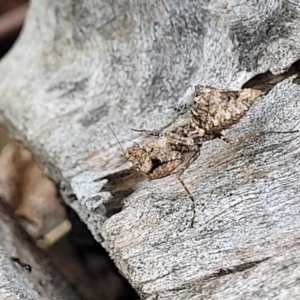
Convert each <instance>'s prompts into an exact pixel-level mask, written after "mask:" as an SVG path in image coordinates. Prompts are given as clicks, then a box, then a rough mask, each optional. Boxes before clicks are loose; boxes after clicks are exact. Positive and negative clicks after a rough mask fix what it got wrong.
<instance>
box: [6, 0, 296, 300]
mask: <svg viewBox="0 0 300 300" xmlns="http://www.w3.org/2000/svg"><path fill="white" fill-rule="evenodd" d="M299 11H300V6H299V4H297V3H296V1H287V0H286V1H283V0H282V1H279V0H278V1H277V0H276V1H275V0H274V1H265V2H263V1H261V2H259V3H257V1H254V0H253V1H246V2H245V1H241V0H232V1H215V2H214V1H204V0H202V1H179V2H174V1H156V2H154V1H152V2H151V1H139V2H134V1H112V0H108V1H104V0H102V1H96V0H87V1H84V2H82V3H81V2H75V1H74V2H72V1H57V0H55V1H54V0H52V1H46V2H45V1H44V2H43V3H42V2H41V1H37V0H33V1H32V3H31V7H30V10H29V12H28V16H27V21H26V24H25V27H24V30H23V33H22V35H21V38H20V39H19V41H18V42H17V44H16V45H15V47H14V49H13V50H12V51H11V52H10V53H9V55H7V57H6V58H5V59H4V60H3V61H2V62H1V64H0V72H1V74H2V77H3V80H2V81H1V82H0V95H1V98H0V115H1V119H2V120H3V122H5V123H6V124H7V125H8V126H9V128H10V130H11V133H12V135H13V136H14V137H15V138H17V139H18V140H21V141H22V142H23V143H24V144H25V145H26V146H27V147H28V148H29V149H30V150H31V151H33V153H34V155H35V158H36V159H37V161H38V162H39V164H40V166H41V167H42V168H43V170H44V171H45V172H46V174H47V175H48V176H49V177H51V178H52V179H54V180H55V181H56V182H57V183H60V185H61V189H62V192H63V193H64V194H66V195H67V196H68V195H71V194H72V193H74V194H75V196H76V198H77V199H75V200H70V199H71V198H68V197H67V198H66V201H67V202H68V203H69V204H70V205H71V206H72V207H73V208H74V209H76V211H77V212H78V213H79V215H80V217H81V218H82V220H84V222H86V223H87V224H88V226H89V228H90V230H91V231H92V233H93V235H94V236H95V238H96V239H97V240H98V241H99V242H100V243H102V244H103V245H104V246H105V247H106V249H107V250H108V251H109V253H110V255H111V257H112V258H113V259H114V261H115V263H116V265H117V266H118V268H119V269H120V272H121V273H122V274H124V276H125V277H126V278H127V279H128V280H129V281H130V282H131V284H132V285H133V287H134V288H135V289H136V290H137V291H138V293H139V294H140V295H141V296H142V298H143V299H174V298H176V299H199V298H201V297H203V298H205V299H227V298H230V297H231V298H235V299H241V298H243V299H245V298H246V299H248V298H249V299H253V297H255V298H257V299H264V298H267V297H271V296H272V298H278V299H283V298H289V299H292V298H296V297H297V296H296V295H297V294H299V288H298V284H297V281H299V278H300V275H299V274H300V273H299V268H298V265H299V263H298V260H299V259H300V258H299V257H300V252H299V245H298V244H299V233H300V221H299V209H300V204H299V201H298V199H299V197H298V194H299V190H300V186H299V180H298V174H299V171H300V163H299V159H298V157H299V141H300V140H299V137H300V136H299V134H297V133H293V134H292V133H290V134H279V133H277V134H271V133H270V134H266V135H263V136H260V137H257V138H253V139H250V140H246V141H243V142H239V143H236V144H233V145H228V144H225V143H223V142H222V141H219V140H215V141H211V142H207V143H206V144H205V145H204V146H203V149H202V153H201V156H200V158H199V159H198V160H197V161H196V163H194V164H193V165H192V166H191V167H190V168H189V169H188V170H187V171H186V172H185V173H184V176H183V178H184V182H185V184H186V185H187V186H188V188H189V189H190V190H191V192H192V194H193V196H194V198H195V206H196V215H195V224H194V228H191V227H190V220H191V217H192V215H193V212H192V207H193V205H192V203H191V200H190V198H189V197H188V196H187V195H186V193H185V192H184V190H183V189H182V187H181V186H180V184H179V183H178V181H177V180H176V177H175V176H174V175H170V176H168V177H166V178H163V179H159V180H154V181H150V182H148V181H147V179H145V178H144V177H142V176H141V175H139V174H138V173H137V172H136V171H134V170H131V169H130V164H129V163H128V162H126V161H125V159H124V156H123V153H122V151H121V150H120V148H119V146H118V143H117V141H116V139H115V137H114V135H113V134H112V132H111V131H110V129H109V127H108V124H109V125H110V126H111V127H112V129H113V131H114V133H115V134H116V135H117V137H118V139H119V141H120V143H121V145H122V146H123V147H124V148H126V147H128V146H130V145H132V142H133V141H134V140H136V141H138V142H141V143H144V142H145V141H147V140H149V139H148V138H147V137H146V136H145V135H144V134H142V133H132V132H131V130H130V128H137V129H149V130H155V129H156V130H157V129H162V128H165V127H166V126H168V125H169V124H174V123H176V122H177V121H178V119H180V118H179V115H180V114H182V113H186V112H188V111H189V107H188V106H189V104H190V103H191V101H192V96H193V91H194V86H196V85H197V84H201V85H211V86H217V87H222V88H231V89H240V88H241V87H243V86H247V87H254V88H257V87H260V88H261V89H263V90H265V91H267V93H266V95H265V96H264V97H262V98H260V99H259V100H258V101H257V102H256V103H255V104H254V106H253V107H252V108H251V109H250V111H249V112H248V113H247V114H246V116H245V117H243V119H242V120H241V121H240V122H239V123H238V124H236V125H235V126H233V128H231V129H229V130H228V132H226V135H227V136H228V137H231V138H235V137H241V136H244V135H246V134H248V133H251V132H253V131H256V130H264V131H290V130H298V129H299V112H300V102H299V96H300V88H299V85H298V78H297V75H298V63H297V60H298V59H299V58H300V40H299V38H298V33H299V30H300V25H299V24H300V22H299V20H300V17H299ZM259 74H260V76H258V77H256V75H259ZM254 77H255V79H254V80H250V79H253V78H254ZM120 210H121V211H120Z"/></svg>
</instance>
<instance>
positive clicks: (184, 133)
mask: <svg viewBox="0 0 300 300" xmlns="http://www.w3.org/2000/svg"><path fill="white" fill-rule="evenodd" d="M261 95H263V93H262V92H261V91H260V90H256V89H251V88H246V89H242V90H240V91H233V90H227V89H221V88H215V87H210V86H201V85H198V86H196V88H195V97H194V99H193V104H192V108H191V118H190V120H189V121H188V122H187V124H186V125H184V126H181V127H177V128H176V129H174V130H171V131H168V132H164V133H157V132H151V131H145V130H136V131H142V132H146V134H148V135H153V136H156V139H155V140H154V141H152V142H150V143H148V144H146V145H145V146H140V145H139V144H138V143H134V144H133V145H132V146H131V147H129V148H128V149H127V150H126V151H125V157H126V159H127V160H128V161H130V162H132V164H133V167H134V168H135V169H136V170H138V171H139V172H141V173H144V174H145V175H147V176H148V178H149V179H150V180H152V179H157V178H162V177H165V176H168V175H170V174H172V173H173V172H174V171H175V170H176V169H177V167H178V166H179V165H180V164H182V163H183V161H184V154H185V153H187V152H192V153H193V155H192V156H191V157H190V159H189V160H188V161H187V163H186V164H185V165H184V166H183V167H182V168H181V169H179V170H178V171H176V176H177V178H178V180H179V182H180V183H181V185H182V186H183V188H184V189H185V191H186V192H187V194H188V195H189V197H190V198H191V200H192V202H193V214H194V216H193V219H192V226H193V223H194V217H195V203H194V202H195V200H194V197H193V195H192V194H191V192H190V191H189V189H188V188H187V187H186V185H185V183H184V182H183V180H182V178H181V176H182V174H183V172H184V171H185V170H186V169H187V168H188V167H189V166H190V165H191V164H192V163H193V162H194V161H195V160H196V159H197V158H198V156H199V155H200V148H201V146H202V144H203V142H205V141H208V140H212V139H216V138H220V139H223V140H224V141H226V142H231V141H230V140H228V139H226V138H225V137H224V136H223V134H222V131H223V130H225V129H227V128H229V127H230V126H232V125H233V124H235V123H237V122H238V121H239V120H240V119H241V118H242V117H243V116H244V115H245V113H246V112H247V111H248V110H249V108H250V107H251V106H252V105H253V103H254V102H255V101H256V100H257V99H258V98H259V97H260V96H261ZM264 133H266V132H262V131H258V132H254V133H252V134H250V135H248V136H247V137H245V138H249V137H253V136H258V135H261V134H264ZM245 138H244V139H245Z"/></svg>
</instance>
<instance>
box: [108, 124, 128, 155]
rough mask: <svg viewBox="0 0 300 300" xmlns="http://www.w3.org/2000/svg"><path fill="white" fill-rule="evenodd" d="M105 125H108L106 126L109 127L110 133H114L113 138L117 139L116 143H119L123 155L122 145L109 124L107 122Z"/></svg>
mask: <svg viewBox="0 0 300 300" xmlns="http://www.w3.org/2000/svg"><path fill="white" fill-rule="evenodd" d="M107 126H108V128H109V129H110V131H111V132H112V134H113V135H114V137H115V139H116V140H117V142H118V144H119V147H120V149H121V150H122V152H123V154H124V156H125V151H124V149H123V147H122V145H121V143H120V141H119V140H118V138H117V136H116V134H115V133H114V131H113V130H112V128H111V127H110V125H109V124H107Z"/></svg>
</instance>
